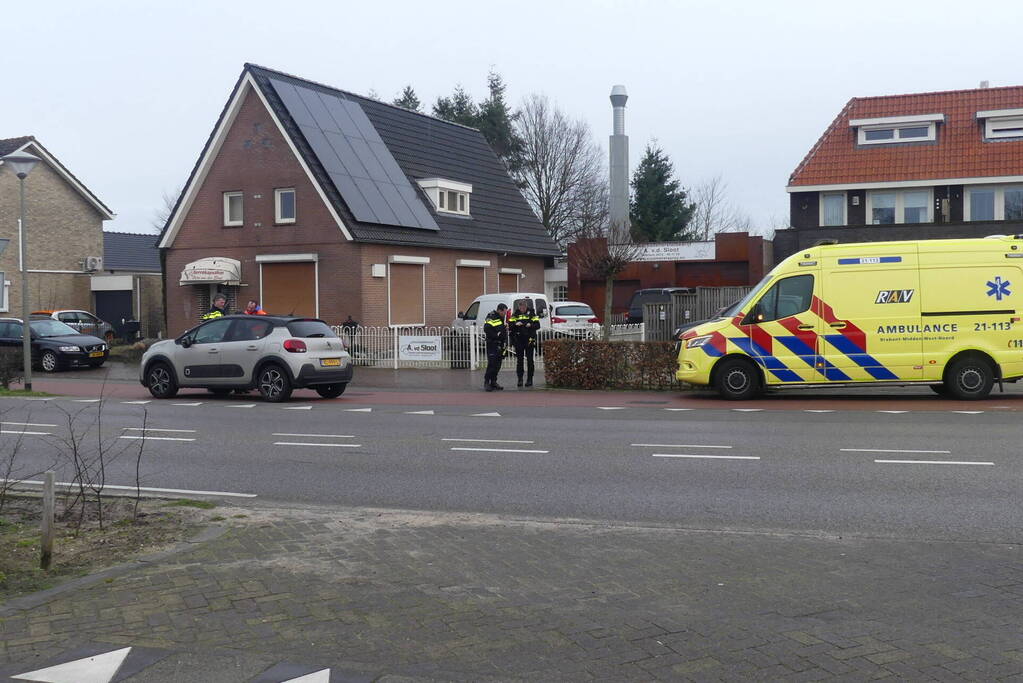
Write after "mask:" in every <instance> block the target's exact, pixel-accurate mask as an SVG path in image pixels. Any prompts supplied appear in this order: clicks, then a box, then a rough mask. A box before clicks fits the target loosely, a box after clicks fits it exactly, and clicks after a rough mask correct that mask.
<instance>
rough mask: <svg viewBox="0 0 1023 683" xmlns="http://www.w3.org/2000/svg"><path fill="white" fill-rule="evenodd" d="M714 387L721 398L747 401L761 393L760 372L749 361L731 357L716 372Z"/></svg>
mask: <svg viewBox="0 0 1023 683" xmlns="http://www.w3.org/2000/svg"><path fill="white" fill-rule="evenodd" d="M714 388H715V389H717V392H718V394H720V395H721V398H724V399H727V400H729V401H745V400H748V399H751V398H754V397H756V395H757V394H759V393H760V373H759V372H757V369H756V368H755V367H753V365H752V364H750V363H749V362H748V361H745V360H743V359H741V358H729V359H728V360H725V361H722V363H721V365H719V366H718V367H717V369H716V371H715V373H714Z"/></svg>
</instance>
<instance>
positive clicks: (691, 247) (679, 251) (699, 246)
mask: <svg viewBox="0 0 1023 683" xmlns="http://www.w3.org/2000/svg"><path fill="white" fill-rule="evenodd" d="M636 251H637V253H636V256H635V258H633V261H712V260H713V259H714V242H712V241H711V242H655V243H653V244H640V245H638V247H637V249H636Z"/></svg>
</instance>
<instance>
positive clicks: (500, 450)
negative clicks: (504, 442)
mask: <svg viewBox="0 0 1023 683" xmlns="http://www.w3.org/2000/svg"><path fill="white" fill-rule="evenodd" d="M451 450H453V451H477V452H481V453H550V451H533V450H526V449H522V448H470V447H469V446H452V447H451Z"/></svg>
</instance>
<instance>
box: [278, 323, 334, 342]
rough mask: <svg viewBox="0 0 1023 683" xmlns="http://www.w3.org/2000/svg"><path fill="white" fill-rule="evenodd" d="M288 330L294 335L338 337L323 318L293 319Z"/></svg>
mask: <svg viewBox="0 0 1023 683" xmlns="http://www.w3.org/2000/svg"><path fill="white" fill-rule="evenodd" d="M288 332H290V333H291V336H292V337H306V338H308V337H337V335H336V334H334V330H332V329H330V326H329V325H327V323H325V322H323V321H322V320H292V321H291V322H290V323H288Z"/></svg>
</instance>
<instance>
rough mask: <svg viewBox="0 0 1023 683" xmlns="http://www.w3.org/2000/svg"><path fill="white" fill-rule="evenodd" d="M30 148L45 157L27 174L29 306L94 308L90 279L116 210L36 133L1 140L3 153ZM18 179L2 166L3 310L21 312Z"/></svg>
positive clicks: (0, 289)
mask: <svg viewBox="0 0 1023 683" xmlns="http://www.w3.org/2000/svg"><path fill="white" fill-rule="evenodd" d="M14 152H27V153H29V154H33V155H35V156H37V157H39V159H40V162H39V163H38V164H36V166H35V168H34V169H32V172H31V173H30V174H29V175H28V176H27V177H26V179H25V223H26V225H25V227H26V229H27V233H28V237H27V240H26V247H27V249H26V254H27V259H26V260H27V263H26V265H27V270H28V274H27V278H28V290H29V308H30V310H38V309H54V308H79V309H86V310H91V309H92V304H93V301H92V296H91V295H90V288H89V278H90V276H91V275H92V273H94V272H96V271H97V270H99V269H101V268H102V260H103V222H104V221H107V220H110V219H112V218H113V217H114V214H113V213H112V212H111V211H110V209H109V208H108V207H107V206H106V205H105V204H104V203H103V202H101V201H100V200H99V198H98V197H96V195H94V194H93V193H92V192H91V191H90V190H89V189H88V188H87V187H86V186H85V185H84V184H83V183H82V182H81V181H80V180H79V179H78V178H76V177H75V176H74V175H73V174H72V173H71V171H69V170H68V169H67V168H66V167H65V166H64V165H63V164H62V163H61V162H60V161H58V160H57V158H56V157H55V156H54V155H53V154H51V153H50V152H49V150H47V149H46V148H45V147H44V146H43V145H42V143H40V142H39V141H38V140H36V139H35V138H34V137H31V136H24V137H17V138H8V139H4V140H0V156H5V155H7V154H12V153H14ZM18 186H19V180H18V178H17V176H15V175H14V174H13V173H11V172H9V171H6V170H4V169H3V166H0V238H6V239H9V240H10V242H8V246H7V249H6V250H5V251H4V252H3V254H0V285H2V287H0V315H14V316H20V315H21V310H22V307H21V281H20V279H19V278H20V277H21V265H22V264H21V255H20V242H19V240H20V236H21V226H20V215H21V213H20V212H21V209H20V200H19V187H18Z"/></svg>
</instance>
